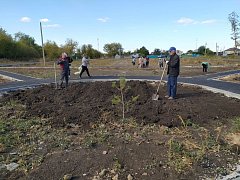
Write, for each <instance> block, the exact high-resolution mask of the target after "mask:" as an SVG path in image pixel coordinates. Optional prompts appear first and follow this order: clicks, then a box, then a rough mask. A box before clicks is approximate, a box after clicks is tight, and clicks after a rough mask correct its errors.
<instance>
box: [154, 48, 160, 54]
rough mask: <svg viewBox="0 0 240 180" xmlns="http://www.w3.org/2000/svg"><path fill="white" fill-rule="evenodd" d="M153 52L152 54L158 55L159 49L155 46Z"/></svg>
mask: <svg viewBox="0 0 240 180" xmlns="http://www.w3.org/2000/svg"><path fill="white" fill-rule="evenodd" d="M153 54H154V55H160V54H161V50H160V49H158V48H155V49H154V51H153Z"/></svg>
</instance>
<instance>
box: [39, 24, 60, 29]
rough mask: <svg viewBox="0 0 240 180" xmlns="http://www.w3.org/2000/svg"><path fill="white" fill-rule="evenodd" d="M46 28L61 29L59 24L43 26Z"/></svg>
mask: <svg viewBox="0 0 240 180" xmlns="http://www.w3.org/2000/svg"><path fill="white" fill-rule="evenodd" d="M43 27H44V28H59V27H60V25H59V24H48V25H43Z"/></svg>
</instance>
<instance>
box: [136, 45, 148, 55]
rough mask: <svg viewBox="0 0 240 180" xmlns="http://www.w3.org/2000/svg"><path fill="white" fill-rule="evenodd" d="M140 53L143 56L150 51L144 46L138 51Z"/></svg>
mask: <svg viewBox="0 0 240 180" xmlns="http://www.w3.org/2000/svg"><path fill="white" fill-rule="evenodd" d="M137 53H138V54H140V55H141V56H147V55H149V51H148V50H147V48H145V47H144V46H143V47H141V48H140V49H139V50H138V51H137Z"/></svg>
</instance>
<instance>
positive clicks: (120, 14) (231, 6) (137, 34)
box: [0, 0, 240, 51]
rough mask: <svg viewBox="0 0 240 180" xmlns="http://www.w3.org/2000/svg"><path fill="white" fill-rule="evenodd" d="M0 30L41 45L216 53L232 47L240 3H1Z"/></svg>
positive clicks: (9, 0) (118, 0)
mask: <svg viewBox="0 0 240 180" xmlns="http://www.w3.org/2000/svg"><path fill="white" fill-rule="evenodd" d="M0 2H1V6H0V12H1V18H0V26H1V27H2V28H4V29H5V30H6V31H7V32H8V33H10V34H14V33H16V32H19V31H21V32H23V33H26V34H28V35H30V36H33V37H34V38H35V40H36V42H37V43H38V44H40V42H41V41H40V30H39V29H40V28H39V22H40V21H42V25H43V34H44V41H45V42H46V41H47V40H51V41H55V42H56V43H57V44H59V45H60V44H63V43H64V42H65V40H66V39H67V38H72V39H73V40H75V41H77V42H78V43H79V45H82V44H92V45H93V47H94V48H96V49H97V48H98V40H97V39H99V49H100V51H103V50H102V47H103V45H104V44H106V43H111V42H119V43H121V44H122V45H123V48H124V50H125V51H128V50H131V51H133V50H135V49H136V48H140V47H142V46H145V47H146V48H147V49H149V50H150V51H153V50H154V49H155V48H159V49H169V47H170V46H175V47H176V48H177V49H179V50H183V51H187V50H189V49H192V50H194V49H196V47H199V46H200V45H205V43H207V47H209V48H210V49H212V50H213V51H215V49H216V48H215V47H216V43H218V45H219V47H220V49H223V48H225V49H227V48H230V47H233V41H232V40H231V38H230V34H231V25H230V23H229V22H228V14H229V13H231V12H232V11H236V12H237V13H238V14H239V15H240V0H218V1H217V0H201V1H193V0H171V1H162V0H39V1H34V0H21V1H20V0H1V1H0Z"/></svg>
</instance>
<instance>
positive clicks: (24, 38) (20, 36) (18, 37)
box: [14, 32, 35, 47]
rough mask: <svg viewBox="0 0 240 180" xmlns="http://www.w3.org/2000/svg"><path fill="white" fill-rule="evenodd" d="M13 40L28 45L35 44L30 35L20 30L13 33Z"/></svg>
mask: <svg viewBox="0 0 240 180" xmlns="http://www.w3.org/2000/svg"><path fill="white" fill-rule="evenodd" d="M14 39H15V41H17V42H22V43H24V44H26V45H28V46H32V47H33V46H35V39H34V38H33V37H30V36H29V35H26V34H24V33H22V32H18V33H15V38H14Z"/></svg>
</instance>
